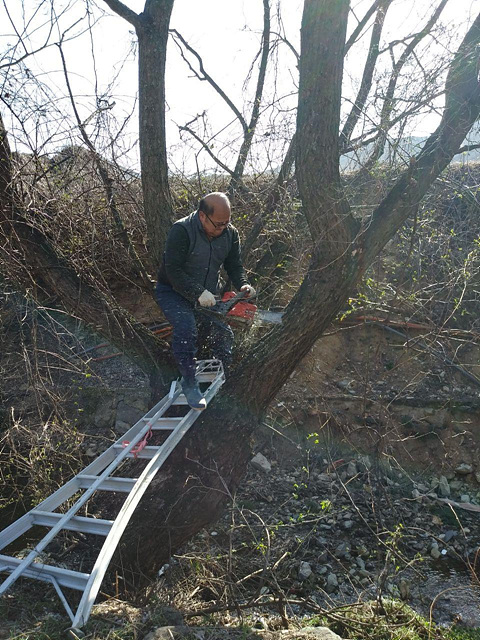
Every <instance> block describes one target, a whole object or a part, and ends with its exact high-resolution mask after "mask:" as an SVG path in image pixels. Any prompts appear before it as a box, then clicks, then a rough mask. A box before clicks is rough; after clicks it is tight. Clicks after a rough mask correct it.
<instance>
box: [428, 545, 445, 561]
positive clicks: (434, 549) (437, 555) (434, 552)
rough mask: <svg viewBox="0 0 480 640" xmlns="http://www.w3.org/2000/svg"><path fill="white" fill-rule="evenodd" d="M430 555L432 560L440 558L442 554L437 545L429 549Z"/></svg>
mask: <svg viewBox="0 0 480 640" xmlns="http://www.w3.org/2000/svg"><path fill="white" fill-rule="evenodd" d="M430 555H431V556H432V558H433V559H434V560H438V558H440V556H441V555H442V554H441V552H440V549H439V548H438V544H433V545H432V548H431V549H430Z"/></svg>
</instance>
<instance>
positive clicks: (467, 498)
mask: <svg viewBox="0 0 480 640" xmlns="http://www.w3.org/2000/svg"><path fill="white" fill-rule="evenodd" d="M460 502H470V496H469V495H468V493H463V494H462V495H461V496H460Z"/></svg>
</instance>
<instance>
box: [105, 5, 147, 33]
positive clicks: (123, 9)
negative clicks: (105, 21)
mask: <svg viewBox="0 0 480 640" xmlns="http://www.w3.org/2000/svg"><path fill="white" fill-rule="evenodd" d="M103 1H104V2H105V4H107V5H108V6H109V7H110V9H111V10H112V11H114V12H115V13H116V14H117V15H119V16H120V17H121V18H123V19H124V20H126V21H127V22H129V23H130V24H132V25H133V26H134V27H135V29H137V28H138V27H140V26H141V24H142V20H141V16H140V15H139V14H138V13H135V11H132V10H131V9H129V7H127V5H125V4H123V2H120V0H103Z"/></svg>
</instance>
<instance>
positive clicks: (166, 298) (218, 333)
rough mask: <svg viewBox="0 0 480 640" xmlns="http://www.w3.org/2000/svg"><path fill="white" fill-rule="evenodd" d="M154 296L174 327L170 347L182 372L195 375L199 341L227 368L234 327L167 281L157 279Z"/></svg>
mask: <svg viewBox="0 0 480 640" xmlns="http://www.w3.org/2000/svg"><path fill="white" fill-rule="evenodd" d="M155 298H156V300H157V303H158V306H159V307H160V309H161V310H162V311H163V313H164V315H165V317H166V319H167V320H168V321H169V322H170V324H171V325H172V327H173V340H172V350H173V355H174V357H175V361H176V363H177V365H178V368H179V370H180V373H181V374H182V376H184V377H185V378H192V377H193V376H194V374H195V356H196V355H197V347H198V344H200V345H201V346H205V347H207V348H208V350H209V351H210V356H211V357H213V358H218V359H219V360H221V361H222V362H223V366H224V368H225V370H228V368H229V366H230V363H231V360H232V347H233V331H232V330H231V328H230V327H229V326H228V324H226V322H223V321H222V320H220V319H218V318H215V317H214V316H210V315H209V314H207V313H202V312H201V311H197V310H196V309H195V307H194V305H193V304H192V303H191V302H190V301H189V300H187V299H186V298H184V297H183V296H181V295H180V294H179V293H177V292H176V291H174V289H173V288H172V287H171V286H170V285H167V284H161V283H160V282H158V283H157V286H156V287H155Z"/></svg>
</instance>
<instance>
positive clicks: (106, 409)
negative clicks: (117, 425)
mask: <svg viewBox="0 0 480 640" xmlns="http://www.w3.org/2000/svg"><path fill="white" fill-rule="evenodd" d="M114 419H115V410H114V408H113V404H112V398H108V400H105V401H104V402H100V403H99V405H98V406H97V409H96V411H95V414H94V416H93V424H94V425H95V426H96V427H98V428H99V429H109V428H110V427H112V425H113V423H114Z"/></svg>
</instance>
